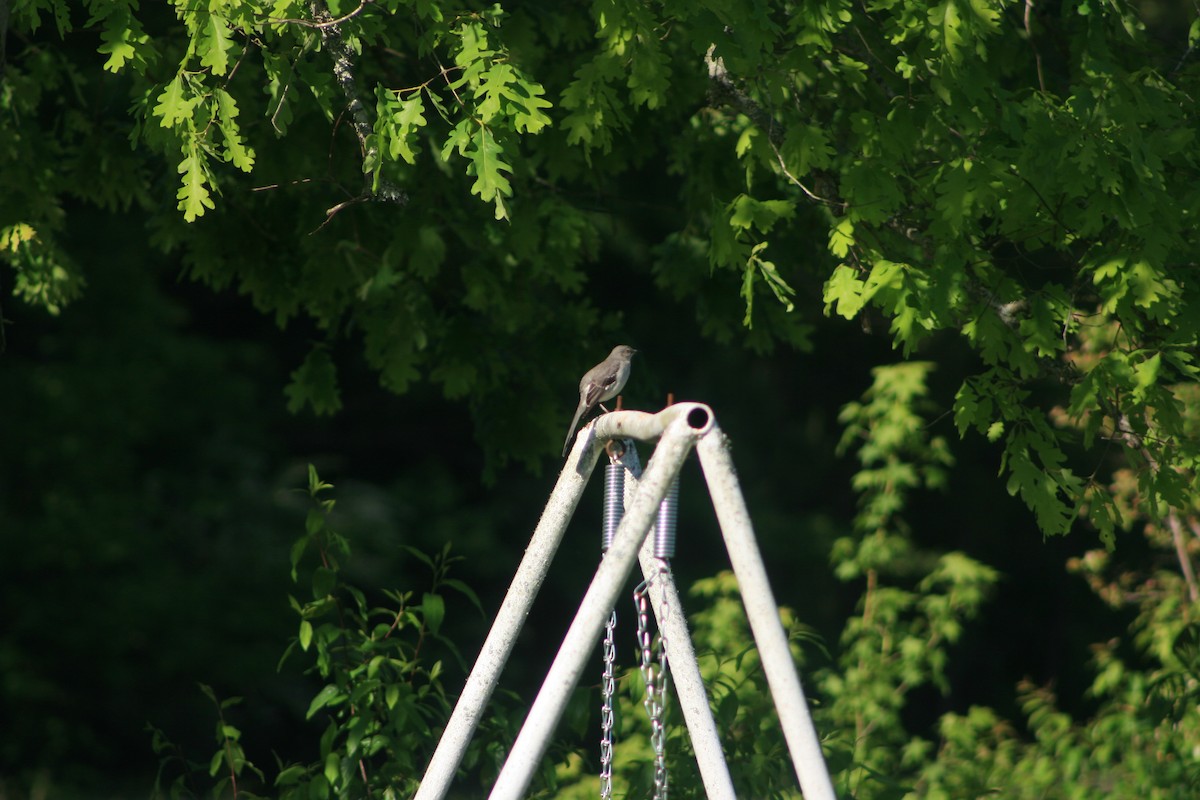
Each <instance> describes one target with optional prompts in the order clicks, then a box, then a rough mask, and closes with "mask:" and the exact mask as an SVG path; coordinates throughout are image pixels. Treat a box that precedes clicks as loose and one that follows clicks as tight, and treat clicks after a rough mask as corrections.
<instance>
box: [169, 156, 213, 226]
mask: <svg viewBox="0 0 1200 800" xmlns="http://www.w3.org/2000/svg"><path fill="white" fill-rule="evenodd" d="M184 152H185V153H186V155H185V156H184V159H183V161H180V162H179V169H178V171H179V173H180V174H181V175H183V181H182V185H181V186H180V187H179V191H178V192H176V197H177V198H178V199H179V206H178V208H179V210H180V211H182V212H183V218H184V220H185V221H187V222H195V221H196V219H197V218H199V217H201V216H203V215H204V211H205V209H211V208H214V205H213V201H212V197H211V195H210V194H209V191H208V186H207V184H209V183H210V182H211V179H210V177H209V174H208V165H207V161H206V159H205V158H204V157H203V155H202V153H201V151H200V148H199V147H198V146H197V144H196V142H195V141H192V140H189V141H188V144H187V145H186V146H185V150H184Z"/></svg>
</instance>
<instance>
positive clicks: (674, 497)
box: [654, 475, 679, 559]
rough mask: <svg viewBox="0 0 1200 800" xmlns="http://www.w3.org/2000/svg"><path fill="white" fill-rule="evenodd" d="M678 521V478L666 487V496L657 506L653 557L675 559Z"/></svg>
mask: <svg viewBox="0 0 1200 800" xmlns="http://www.w3.org/2000/svg"><path fill="white" fill-rule="evenodd" d="M678 519H679V476H678V475H676V476H675V478H674V479H673V480H672V481H671V485H670V486H669V487H667V496H666V497H664V498H663V500H662V503H660V504H659V506H658V521H657V522H656V523H655V525H654V557H655V558H663V559H671V558H674V557H675V529H676V527H677V521H678Z"/></svg>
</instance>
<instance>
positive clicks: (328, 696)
mask: <svg viewBox="0 0 1200 800" xmlns="http://www.w3.org/2000/svg"><path fill="white" fill-rule="evenodd" d="M345 699H346V696H345V695H344V694H343V693H342V691H341V690H340V689H338V687H336V686H334V685H332V684H330V685H327V686H325V687H324V688H323V689H321V691H320V692H318V693H317V696H316V697H314V698H313V699H312V702H311V703H309V704H308V711H307V712H306V713H305V715H304V718H305V719H312V718H313V715H315V714H316V713H317V712H318V711H320V710H321V709H322V708H325V707H326V706H330V705H332V706H336V705H340V704H341V703H342V702H344V701H345Z"/></svg>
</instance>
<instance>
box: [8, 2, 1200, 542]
mask: <svg viewBox="0 0 1200 800" xmlns="http://www.w3.org/2000/svg"><path fill="white" fill-rule="evenodd" d="M82 6H83V7H82V8H80V7H79V6H77V5H74V4H70V3H67V2H65V0H38V1H37V2H15V3H12V4H11V8H10V11H9V14H10V18H9V20H8V26H9V32H8V40H9V42H10V44H9V47H8V49H7V55H6V63H5V68H6V71H5V78H4V86H5V93H4V107H5V110H6V113H5V115H4V121H3V124H4V133H5V136H4V141H5V144H4V145H3V153H4V155H3V158H4V164H5V168H4V173H3V175H4V176H3V181H4V187H5V191H4V192H3V198H4V199H3V200H2V201H0V202H2V203H3V205H2V206H0V214H2V216H0V221H2V222H3V228H0V246H2V249H3V252H4V253H5V254H6V259H7V260H8V261H9V262H10V263H11V264H13V266H14V267H15V268H16V273H15V274H16V282H15V285H14V287H13V289H14V293H15V294H16V296H17V297H18V298H19V299H20V300H21V301H23V302H28V303H34V304H39V305H42V306H44V307H45V308H47V309H49V310H51V311H56V310H58V309H60V308H62V307H63V305H64V304H65V303H67V302H69V301H70V300H71V299H72V298H74V297H76V296H78V294H79V292H80V291H82V290H83V287H84V285H85V283H86V280H87V272H88V268H87V264H86V262H85V261H84V260H82V259H81V258H80V257H79V255H78V254H76V253H73V252H71V249H70V248H69V247H67V246H66V245H65V243H64V234H65V232H66V231H67V230H68V229H69V225H70V220H71V215H72V212H73V208H74V207H75V206H76V205H77V204H79V203H86V204H93V205H96V206H99V207H101V208H106V209H114V210H128V209H133V208H136V209H138V210H139V211H141V212H143V213H144V214H145V219H146V224H147V236H149V237H150V239H151V241H152V242H153V243H154V245H155V246H156V247H158V248H160V249H161V250H163V251H166V252H171V253H178V254H179V257H180V258H181V259H182V261H183V263H184V264H185V265H186V269H187V271H188V274H189V275H190V276H191V277H194V278H197V279H200V280H204V281H207V282H209V283H211V284H212V285H214V286H226V285H230V284H234V285H236V286H237V287H238V288H239V289H240V290H241V291H244V292H246V293H248V294H249V295H250V296H251V297H252V298H253V300H254V302H255V304H256V305H257V306H258V307H259V308H260V309H262V310H263V311H264V312H268V313H270V314H273V315H274V316H275V318H276V319H277V320H278V321H279V322H280V323H281V324H283V323H286V322H287V321H288V320H291V319H293V318H295V317H297V316H305V317H309V318H311V319H312V320H313V321H314V322H315V323H316V325H317V326H318V327H319V328H320V329H321V331H323V335H324V336H325V337H327V338H328V339H329V340H338V339H342V338H346V337H349V338H351V339H353V340H354V341H356V342H360V343H361V347H362V349H363V352H364V353H365V356H366V358H367V359H368V361H369V362H370V364H371V365H372V366H373V367H374V368H375V369H376V370H378V372H379V375H380V379H381V381H382V382H383V384H384V385H385V386H386V387H388V388H389V389H391V390H393V391H396V392H404V391H405V390H406V389H407V388H408V387H410V386H411V385H412V384H413V382H414V381H418V380H429V381H432V382H434V383H435V384H437V385H439V386H440V387H441V388H442V391H443V392H444V393H445V395H446V396H447V397H448V398H451V399H464V400H466V401H467V402H468V403H469V404H470V406H471V408H472V413H473V416H474V419H475V420H476V426H477V427H476V435H477V437H478V438H479V440H480V441H481V443H482V444H483V445H484V447H485V449H486V450H487V452H488V453H489V454H490V455H491V456H492V457H493V458H498V459H499V461H497V462H496V463H503V461H504V460H505V459H506V458H507V457H509V456H512V455H516V454H517V453H516V451H514V450H513V448H511V446H510V445H507V444H505V440H509V441H511V437H512V434H513V433H517V434H518V435H520V436H522V437H524V436H528V437H531V438H532V440H534V441H538V442H548V441H550V439H551V435H550V434H551V433H552V430H551V428H550V426H549V425H547V424H544V423H543V422H541V421H540V420H542V419H544V417H545V414H543V413H542V412H545V411H547V410H548V409H549V408H551V407H552V406H551V403H552V400H553V401H556V400H557V397H552V394H553V390H552V387H551V385H550V384H549V382H548V381H546V380H545V379H544V378H541V377H539V374H538V373H539V372H540V371H541V370H542V367H543V366H544V365H546V364H547V363H548V364H549V366H550V367H551V368H552V369H551V370H550V374H555V375H557V374H558V370H559V369H561V368H563V366H564V365H566V364H568V363H575V360H576V359H577V358H578V354H579V351H580V348H578V347H548V346H546V344H545V343H546V342H583V341H588V340H589V339H591V338H594V337H595V336H596V335H597V333H598V332H601V331H605V330H612V328H613V326H614V324H615V322H614V317H613V314H612V312H611V311H610V309H608V308H605V307H603V306H601V305H600V304H598V303H596V302H595V301H594V299H593V297H592V294H593V290H592V288H591V283H590V281H589V273H590V272H591V271H592V270H593V268H594V267H595V266H596V265H597V264H598V263H599V261H600V260H602V254H605V253H607V252H608V251H610V250H616V249H626V248H634V249H635V250H636V252H637V262H638V263H639V264H641V265H642V267H643V268H644V269H648V270H650V271H651V273H652V274H653V276H654V280H655V285H656V286H657V290H658V291H661V292H663V293H665V294H667V295H669V296H672V297H675V298H685V299H688V300H689V301H694V302H695V303H696V308H697V312H696V320H695V324H696V327H697V329H698V330H699V331H700V332H701V333H703V334H704V335H705V336H707V337H712V338H715V339H718V340H728V339H738V340H742V341H744V342H745V343H746V344H748V345H749V346H751V347H753V348H755V349H759V350H763V349H768V348H771V347H773V346H775V345H776V344H778V343H783V344H785V345H788V346H792V347H797V348H801V349H803V348H804V347H806V345H807V341H808V339H807V334H808V332H809V330H810V327H811V318H812V315H813V314H814V313H816V311H817V309H815V308H814V305H813V303H812V302H811V300H812V294H813V291H814V290H815V288H816V287H817V286H822V287H823V288H822V289H821V291H822V295H823V299H824V311H825V313H828V314H836V315H839V316H841V317H845V318H847V319H855V318H859V319H861V320H862V321H863V324H864V325H865V326H874V325H876V324H877V325H879V326H880V327H883V326H886V327H887V329H888V333H889V335H890V337H891V339H892V341H893V343H894V345H895V346H896V347H897V348H899V349H900V350H901V351H902V352H903V353H904V354H906V355H911V354H913V353H917V352H919V351H920V348H921V346H922V343H923V342H925V341H927V340H929V339H930V338H931V337H934V336H938V335H950V336H954V337H957V338H959V339H961V340H962V341H963V342H964V343H965V344H966V345H967V346H969V347H970V348H971V350H972V351H973V352H974V354H975V356H976V358H977V361H978V367H977V368H976V369H973V370H970V371H968V372H967V373H966V374H964V375H962V376H961V377H962V382H961V387H960V389H959V391H958V394H957V398H956V401H955V407H954V418H955V422H956V424H957V426H958V429H959V431H960V433H962V434H964V435H965V434H968V433H969V432H978V433H979V434H982V435H985V436H987V437H988V438H989V439H991V440H993V441H996V442H998V443H999V444H1000V445H1001V447H1002V455H1001V462H1002V464H1003V470H1004V474H1005V475H1006V479H1007V481H1008V484H1009V489H1010V491H1011V492H1013V493H1015V494H1018V495H1019V496H1020V497H1021V498H1022V499H1023V500H1024V501H1025V503H1026V504H1027V505H1028V506H1029V507H1030V508H1031V509H1032V510H1033V511H1034V512H1035V513H1036V515H1037V520H1038V524H1039V525H1040V526H1041V528H1042V530H1043V531H1045V532H1047V533H1054V534H1059V533H1063V532H1065V531H1066V530H1067V529H1068V528H1069V527H1070V526H1071V524H1072V523H1073V521H1074V519H1075V518H1076V517H1077V516H1081V515H1082V516H1085V517H1086V518H1087V519H1088V520H1089V521H1090V522H1091V523H1092V524H1093V525H1095V526H1096V527H1097V528H1098V529H1099V531H1100V533H1101V536H1102V537H1103V538H1104V539H1105V541H1106V542H1108V543H1109V544H1111V543H1112V541H1113V536H1114V530H1115V528H1116V527H1117V526H1118V525H1120V524H1121V523H1122V522H1123V517H1122V515H1121V512H1120V509H1119V505H1120V504H1119V503H1118V502H1117V501H1116V499H1115V498H1114V497H1113V494H1112V490H1111V488H1110V487H1109V486H1108V485H1107V477H1108V476H1107V475H1106V474H1104V470H1103V469H1101V461H1102V459H1101V454H1103V453H1105V452H1108V451H1109V450H1110V449H1111V448H1113V447H1114V446H1115V447H1119V448H1121V449H1122V450H1123V452H1124V454H1125V455H1126V457H1127V458H1128V460H1129V461H1130V463H1131V464H1133V465H1135V468H1136V471H1137V473H1138V477H1139V481H1140V484H1139V493H1140V496H1141V498H1142V499H1143V500H1144V502H1145V504H1146V507H1147V508H1149V509H1151V510H1152V512H1153V513H1156V514H1164V513H1167V512H1168V510H1169V509H1171V508H1182V507H1185V506H1187V505H1188V503H1189V500H1188V498H1189V496H1190V494H1192V493H1194V491H1195V489H1196V488H1197V487H1196V470H1195V467H1196V458H1197V455H1198V454H1197V450H1196V446H1195V442H1194V440H1193V437H1191V436H1189V435H1188V434H1189V427H1190V425H1191V422H1190V417H1189V414H1188V403H1187V399H1188V397H1187V391H1188V390H1187V389H1186V388H1185V387H1187V386H1188V385H1189V384H1191V383H1192V382H1193V378H1194V377H1195V372H1194V370H1195V368H1196V367H1195V364H1194V348H1195V346H1196V344H1197V341H1196V338H1197V329H1198V323H1197V315H1196V312H1195V311H1194V308H1195V302H1194V301H1195V295H1194V286H1193V283H1194V281H1193V279H1192V276H1191V272H1192V265H1193V259H1194V253H1195V249H1196V248H1195V245H1196V242H1195V236H1196V234H1195V225H1194V224H1193V221H1194V218H1195V215H1196V213H1197V202H1198V199H1197V198H1198V197H1200V189H1197V187H1198V186H1200V181H1198V180H1197V163H1196V158H1195V146H1194V137H1195V128H1196V112H1195V103H1194V102H1192V99H1191V98H1192V96H1193V93H1194V91H1195V88H1196V87H1195V85H1194V81H1195V79H1196V66H1195V63H1194V60H1193V59H1192V58H1191V55H1192V50H1191V47H1192V45H1193V44H1194V42H1195V39H1196V36H1197V34H1198V29H1197V27H1196V26H1195V25H1194V24H1193V25H1192V28H1191V30H1190V32H1187V33H1186V35H1185V31H1184V30H1183V28H1182V27H1178V26H1179V23H1180V22H1182V21H1183V20H1182V18H1179V19H1172V18H1167V19H1158V20H1157V24H1156V26H1155V27H1154V28H1153V29H1148V28H1147V25H1146V23H1145V22H1144V21H1143V19H1142V18H1141V17H1140V16H1139V14H1138V12H1139V9H1138V8H1137V7H1134V6H1131V5H1127V4H1125V3H1122V2H1098V1H1096V0H1084V1H1083V2H1064V3H1059V4H1050V5H1047V6H1045V7H1043V6H1041V5H1037V6H1035V5H1034V4H1030V3H1026V4H1020V3H1014V2H1003V1H1002V0H970V2H963V1H961V0H945V2H939V3H933V4H924V3H914V2H904V0H886V1H885V0H880V1H879V2H870V3H862V4H860V3H854V2H851V1H850V0H828V1H824V2H806V3H794V4H793V3H779V4H770V3H752V2H746V3H734V4H728V3H719V4H718V3H663V4H656V5H643V4H641V3H633V2H597V3H595V4H593V5H591V6H590V8H587V9H584V8H582V7H575V6H571V5H567V6H563V5H560V4H544V5H535V6H530V5H526V4H522V5H521V6H519V7H515V8H512V9H506V8H504V7H502V6H500V5H498V4H497V5H493V6H484V5H480V6H470V5H466V6H462V7H459V6H453V5H445V4H442V3H438V2H418V3H404V2H400V0H386V1H385V2H366V1H365V0H364V2H361V3H359V4H358V5H354V4H353V3H331V4H328V5H326V4H324V3H322V2H310V3H303V2H275V3H256V2H211V3H178V4H175V5H174V6H168V7H157V6H156V7H149V8H141V7H140V6H139V5H138V4H137V3H133V2H111V3H110V2H91V3H84V4H82ZM1143 10H1148V11H1151V12H1155V13H1156V14H1157V15H1159V17H1162V16H1163V15H1169V14H1170V13H1171V12H1170V10H1169V9H1167V8H1162V7H1159V6H1156V5H1149V4H1148V5H1146V6H1145V7H1144V9H1143ZM47 28H51V29H53V33H52V34H50V35H49V36H48V35H47V34H48V31H47ZM49 164H53V165H54V167H53V169H47V165H49ZM629 176H638V182H639V184H640V186H641V187H642V189H643V190H644V191H643V192H642V193H641V194H639V195H638V196H630V195H629V194H628V192H627V191H626V190H625V187H626V186H627V185H628V184H627V183H625V181H627V180H628V178H629ZM647 215H648V216H650V217H652V218H653V222H654V224H653V225H649V224H647V223H646V220H645V219H644V218H645V217H646V216H647ZM217 231H219V232H220V235H214V234H215V233H216V232H217ZM611 239H620V240H623V241H620V242H617V241H609V240H611ZM797 292H799V294H797ZM735 294H736V295H737V296H740V303H735V302H731V300H732V298H731V296H732V295H735ZM735 306H737V307H740V309H741V310H740V311H738V310H736V308H735ZM876 318H878V321H877V322H874V321H873V320H876ZM481 342H486V346H485V347H481V344H480V343H481ZM481 355H482V357H481ZM1038 383H1052V384H1055V385H1057V386H1059V387H1060V388H1061V391H1059V392H1050V393H1049V394H1031V391H1032V390H1031V387H1033V386H1034V385H1036V384H1038ZM514 385H520V386H523V387H524V392H523V393H522V394H521V397H520V402H517V401H516V400H515V399H514V397H513V393H512V392H511V387H512V386H514ZM554 388H557V387H554ZM288 391H289V397H290V399H291V404H292V406H293V407H294V408H300V407H303V406H306V405H309V406H312V407H313V408H315V409H316V410H318V411H322V412H329V411H333V410H335V409H336V408H337V407H338V405H339V399H338V388H337V378H336V364H335V363H334V361H333V360H332V359H331V358H330V355H329V352H328V349H327V347H326V346H325V343H322V342H319V343H317V344H316V345H315V346H314V347H313V349H312V351H311V352H310V353H309V355H308V357H307V358H306V359H305V360H304V362H303V363H302V364H300V365H298V367H297V368H296V371H295V373H294V375H293V380H292V383H291V386H290V388H289V390H288ZM1079 450H1082V451H1084V452H1085V454H1084V455H1083V456H1082V458H1081V460H1078V461H1072V460H1071V459H1068V453H1073V452H1075V451H1079ZM1088 454H1090V455H1088ZM520 457H521V458H523V459H525V460H527V461H533V460H535V459H536V458H537V456H536V455H533V454H531V453H529V451H522V452H521V454H520Z"/></svg>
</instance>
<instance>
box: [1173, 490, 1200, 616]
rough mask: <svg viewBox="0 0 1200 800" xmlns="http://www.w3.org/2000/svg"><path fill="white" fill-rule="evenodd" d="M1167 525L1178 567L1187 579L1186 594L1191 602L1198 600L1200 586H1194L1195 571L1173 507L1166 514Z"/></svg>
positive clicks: (1199, 597)
mask: <svg viewBox="0 0 1200 800" xmlns="http://www.w3.org/2000/svg"><path fill="white" fill-rule="evenodd" d="M1167 526H1168V527H1170V529H1171V539H1172V541H1174V543H1175V557H1176V558H1178V559H1179V569H1180V571H1181V572H1183V579H1184V580H1185V581H1187V586H1188V596H1189V597H1191V599H1192V602H1193V603H1194V602H1196V601H1197V600H1200V587H1197V586H1196V573H1195V572H1194V571H1193V570H1192V560H1191V558H1189V557H1188V552H1187V546H1186V545H1184V543H1183V526H1181V525H1180V524H1179V515H1178V514H1177V513H1176V512H1175V509H1173V508H1172V509H1171V512H1170V513H1169V514H1167Z"/></svg>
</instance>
